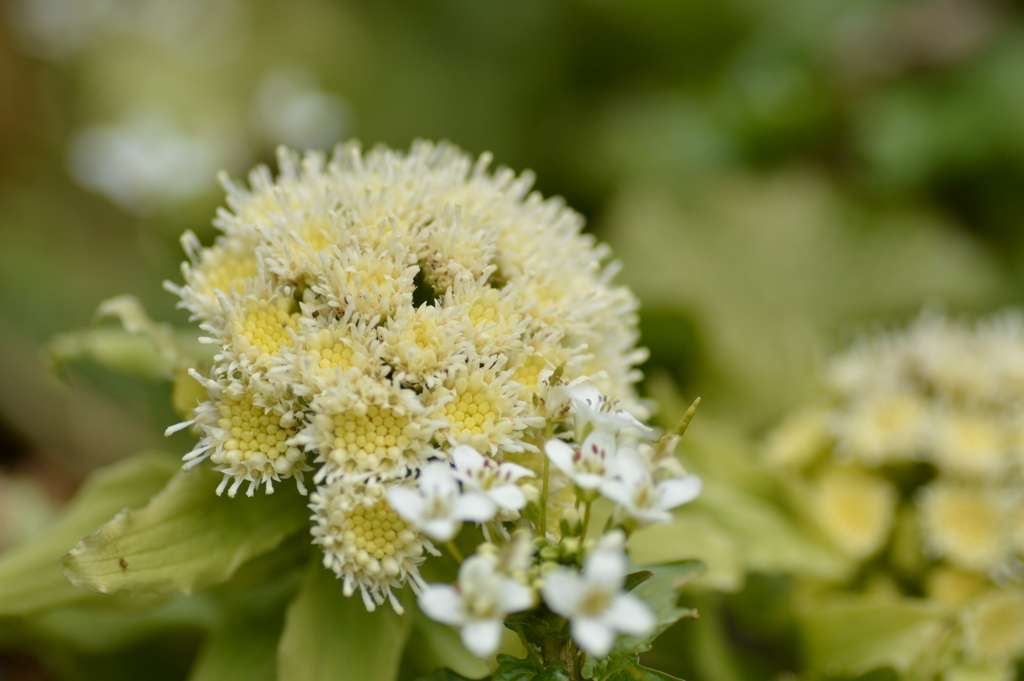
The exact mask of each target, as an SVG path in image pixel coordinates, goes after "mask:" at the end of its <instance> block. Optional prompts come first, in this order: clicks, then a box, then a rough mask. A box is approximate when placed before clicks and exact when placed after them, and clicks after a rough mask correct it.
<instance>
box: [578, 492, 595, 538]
mask: <svg viewBox="0 0 1024 681" xmlns="http://www.w3.org/2000/svg"><path fill="white" fill-rule="evenodd" d="M593 505H594V502H592V501H588V502H586V503H585V505H584V506H583V530H582V531H581V532H580V545H581V546H582V545H583V541H584V540H585V539H586V538H587V527H589V526H590V507H591V506H593Z"/></svg>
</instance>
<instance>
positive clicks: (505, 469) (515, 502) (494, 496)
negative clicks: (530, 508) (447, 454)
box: [452, 445, 534, 511]
mask: <svg viewBox="0 0 1024 681" xmlns="http://www.w3.org/2000/svg"><path fill="white" fill-rule="evenodd" d="M452 461H453V462H454V464H455V477H456V478H457V479H458V480H459V481H460V482H461V483H462V485H463V494H464V495H465V496H471V495H473V494H478V495H480V496H483V497H485V498H487V499H489V500H490V501H491V502H493V503H494V504H495V505H497V506H498V507H499V508H503V509H505V510H506V511H519V510H522V508H523V507H524V506H526V496H525V495H524V494H523V490H521V489H520V488H519V485H517V484H516V481H517V480H519V479H521V478H526V477H533V475H534V473H533V471H531V470H530V469H528V468H525V467H523V466H520V465H518V464H514V463H498V462H496V461H492V460H491V459H487V458H484V456H483V455H482V454H481V453H480V452H478V451H476V450H475V449H473V448H472V447H470V446H469V445H459V446H458V447H456V448H455V449H453V450H452Z"/></svg>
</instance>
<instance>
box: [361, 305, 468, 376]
mask: <svg viewBox="0 0 1024 681" xmlns="http://www.w3.org/2000/svg"><path fill="white" fill-rule="evenodd" d="M465 331H466V329H465V328H464V327H462V325H461V324H459V319H458V315H457V311H456V310H449V309H443V308H439V307H435V306H432V305H420V306H419V307H412V306H411V305H410V306H408V307H407V308H403V309H401V310H399V312H398V314H396V315H395V317H394V319H392V320H390V321H389V322H388V323H387V324H386V325H384V326H381V327H380V328H379V329H378V334H379V337H380V340H381V343H382V350H383V359H384V361H385V362H387V363H388V364H390V365H391V367H392V368H393V369H394V370H395V371H394V376H393V378H394V380H395V381H397V382H399V383H402V384H406V385H424V386H426V387H428V388H433V387H434V386H435V385H436V384H437V382H438V381H439V380H440V379H441V378H443V377H444V376H446V375H447V374H448V372H449V371H451V369H452V368H453V367H454V366H456V362H455V359H456V356H457V355H459V354H460V353H463V354H464V347H465V342H464V341H461V339H460V336H461V335H463V334H464V333H465Z"/></svg>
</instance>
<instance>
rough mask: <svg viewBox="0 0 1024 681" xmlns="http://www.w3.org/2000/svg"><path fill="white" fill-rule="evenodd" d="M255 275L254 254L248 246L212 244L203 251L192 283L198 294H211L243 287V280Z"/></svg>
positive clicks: (239, 289)
mask: <svg viewBox="0 0 1024 681" xmlns="http://www.w3.org/2000/svg"><path fill="white" fill-rule="evenodd" d="M254 276H256V254H255V253H254V252H253V251H252V248H251V247H249V248H247V249H245V248H239V247H238V246H234V247H232V246H228V245H226V244H214V245H213V246H212V247H210V248H208V249H206V250H204V251H203V258H202V261H201V262H200V264H199V266H198V267H197V268H196V271H195V277H194V279H193V281H194V282H195V283H194V284H193V285H194V286H197V287H198V288H197V293H199V294H200V295H206V296H212V295H213V294H214V291H222V292H224V293H231V292H232V291H241V290H242V289H243V288H245V280H246V279H249V278H250V277H254Z"/></svg>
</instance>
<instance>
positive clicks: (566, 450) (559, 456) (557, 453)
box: [544, 440, 576, 475]
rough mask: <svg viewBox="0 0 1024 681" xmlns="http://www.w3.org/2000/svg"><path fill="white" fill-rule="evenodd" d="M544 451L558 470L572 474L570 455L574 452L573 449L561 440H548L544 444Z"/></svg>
mask: <svg viewBox="0 0 1024 681" xmlns="http://www.w3.org/2000/svg"><path fill="white" fill-rule="evenodd" d="M544 453H545V454H547V455H548V458H549V459H551V463H553V464H555V466H557V467H558V469H559V470H560V471H562V472H563V473H565V474H567V475H572V472H573V465H572V457H573V454H575V453H576V450H575V449H573V448H572V447H570V446H569V445H567V444H565V443H564V442H562V441H561V440H548V441H547V442H546V443H545V444H544Z"/></svg>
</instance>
